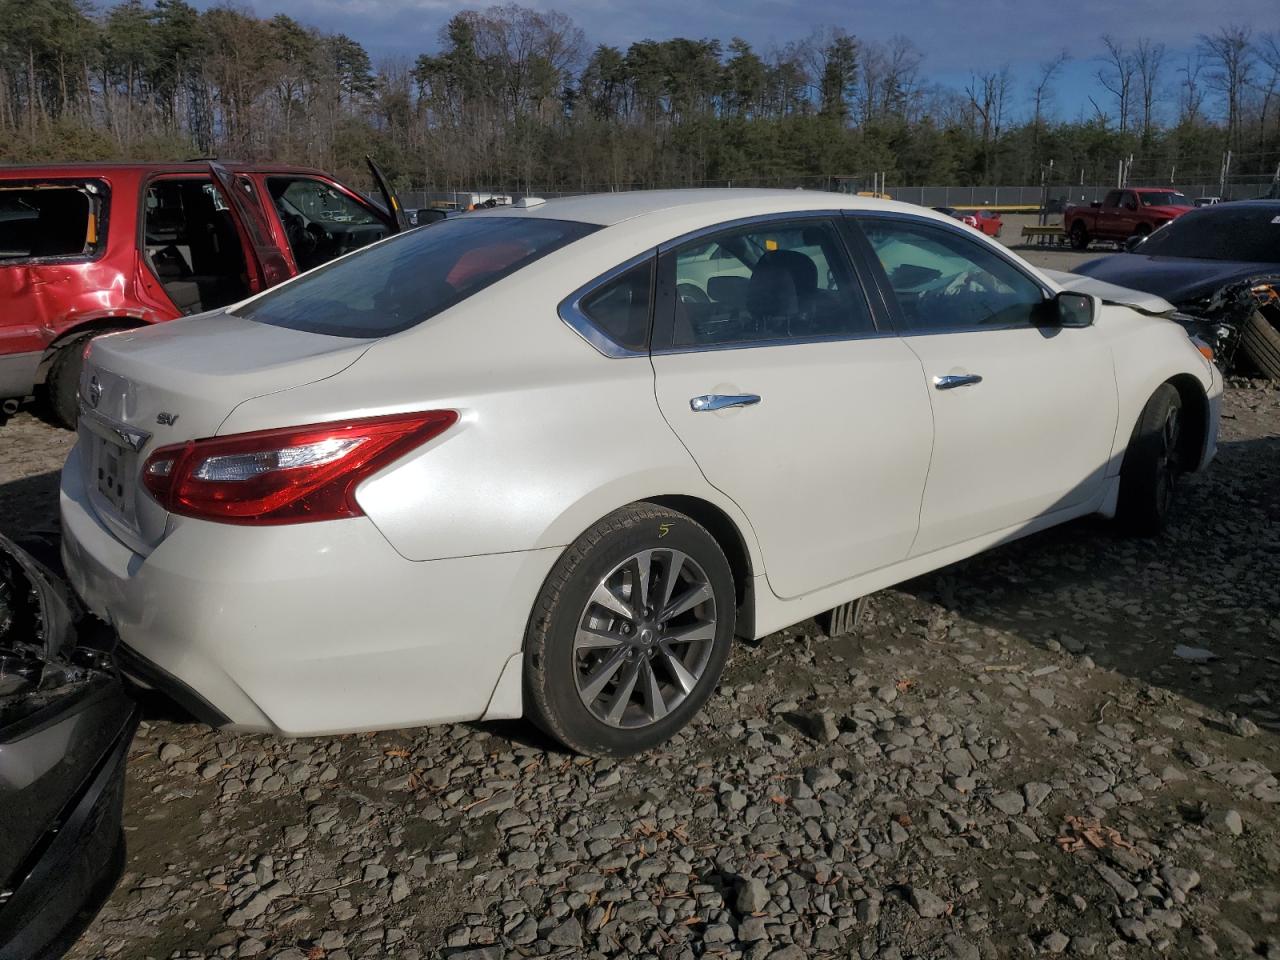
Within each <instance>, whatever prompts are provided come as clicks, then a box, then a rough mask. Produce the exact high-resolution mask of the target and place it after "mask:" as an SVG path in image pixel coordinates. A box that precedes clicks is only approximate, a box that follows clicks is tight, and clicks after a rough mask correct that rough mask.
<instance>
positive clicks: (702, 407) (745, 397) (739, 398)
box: [689, 393, 760, 413]
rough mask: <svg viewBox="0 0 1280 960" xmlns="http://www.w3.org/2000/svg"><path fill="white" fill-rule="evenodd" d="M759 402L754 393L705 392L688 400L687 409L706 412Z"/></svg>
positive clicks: (747, 405)
mask: <svg viewBox="0 0 1280 960" xmlns="http://www.w3.org/2000/svg"><path fill="white" fill-rule="evenodd" d="M759 402H760V398H759V397H758V396H757V395H756V394H754V393H707V394H703V395H702V396H701V397H694V398H693V399H692V400H690V401H689V409H690V410H692V411H693V412H694V413H706V412H707V411H710V410H728V409H729V408H730V407H749V406H751V405H752V404H756V403H759Z"/></svg>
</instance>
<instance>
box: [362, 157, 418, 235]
mask: <svg viewBox="0 0 1280 960" xmlns="http://www.w3.org/2000/svg"><path fill="white" fill-rule="evenodd" d="M364 162H365V164H366V165H367V166H368V167H369V173H370V175H371V176H372V177H373V182H374V184H375V185H376V186H377V188H378V193H380V194H382V203H383V205H384V206H385V207H386V208H387V215H388V216H389V217H390V218H391V221H392V222H391V232H392V233H403V232H404V231H405V230H408V229H409V226H410V224H409V216H408V214H406V213H405V211H404V209H403V208H402V207H401V206H400V198H399V197H397V196H396V192H395V191H394V190H392V189H391V183H390V182H389V181H388V180H387V177H386V174H384V173H383V172H382V168H381V167H380V166H378V164H377V161H375V160H374V159H373V156H372V154H365V157H364ZM414 226H416V224H414Z"/></svg>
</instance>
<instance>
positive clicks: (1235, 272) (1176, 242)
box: [1076, 200, 1280, 380]
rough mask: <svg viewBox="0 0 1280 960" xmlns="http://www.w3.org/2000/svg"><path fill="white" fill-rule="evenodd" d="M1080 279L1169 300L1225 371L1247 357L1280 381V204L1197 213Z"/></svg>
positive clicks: (1091, 265)
mask: <svg viewBox="0 0 1280 960" xmlns="http://www.w3.org/2000/svg"><path fill="white" fill-rule="evenodd" d="M1076 272H1077V273H1080V274H1083V275H1085V276H1088V277H1093V278H1094V279H1097V280H1102V281H1105V282H1107V283H1111V284H1115V285H1116V286H1120V287H1128V288H1130V289H1133V290H1141V291H1144V292H1146V293H1151V294H1155V295H1156V296H1158V297H1162V298H1163V299H1165V300H1167V301H1169V302H1170V303H1171V304H1173V305H1174V306H1175V307H1176V308H1177V311H1178V319H1180V320H1181V321H1182V323H1183V325H1184V326H1186V327H1187V328H1188V329H1189V330H1190V331H1191V332H1192V333H1194V334H1196V335H1198V336H1199V337H1201V338H1202V339H1204V340H1206V341H1207V342H1209V343H1211V344H1212V345H1213V346H1214V348H1215V350H1216V352H1217V353H1218V354H1219V355H1220V358H1221V360H1222V361H1223V363H1224V364H1231V363H1232V362H1233V361H1235V360H1236V359H1238V358H1243V360H1244V361H1245V362H1246V365H1247V366H1248V367H1250V368H1252V369H1255V370H1257V371H1258V372H1261V373H1263V374H1265V375H1266V376H1268V377H1271V378H1272V379H1277V380H1280V200H1245V201H1241V202H1237V203H1221V204H1215V205H1213V206H1210V207H1201V208H1199V209H1196V210H1192V211H1190V212H1188V213H1187V214H1185V215H1184V216H1181V217H1179V218H1178V219H1177V220H1174V221H1172V222H1171V223H1169V224H1167V225H1166V226H1164V227H1162V228H1161V229H1159V230H1157V231H1156V232H1155V233H1153V234H1151V236H1149V237H1147V238H1146V239H1145V240H1143V241H1142V242H1141V243H1138V244H1136V245H1135V246H1133V247H1132V248H1131V250H1130V253H1129V254H1127V255H1122V256H1109V257H1102V258H1100V259H1097V260H1090V261H1089V262H1088V263H1084V264H1081V265H1080V266H1079V267H1077V268H1076Z"/></svg>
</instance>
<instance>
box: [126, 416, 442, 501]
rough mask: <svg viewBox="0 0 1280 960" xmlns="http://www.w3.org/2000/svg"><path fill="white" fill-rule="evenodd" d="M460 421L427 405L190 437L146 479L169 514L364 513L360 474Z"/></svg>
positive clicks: (150, 461) (147, 467) (155, 458)
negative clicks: (423, 409)
mask: <svg viewBox="0 0 1280 960" xmlns="http://www.w3.org/2000/svg"><path fill="white" fill-rule="evenodd" d="M457 420H458V414H457V412H456V411H453V410H430V411H427V412H425V413H407V414H393V415H391V416H386V417H366V418H363V419H359V420H342V421H337V422H334V423H316V424H310V425H308V426H302V427H285V428H283V429H280V430H261V431H256V432H254V433H239V434H234V435H232V436H228V437H211V438H209V439H207V440H192V441H189V442H187V443H181V444H174V445H172V446H168V447H161V448H159V449H158V450H156V451H155V452H154V453H152V454H151V456H149V457H148V458H147V461H146V463H145V464H143V467H142V483H143V486H145V487H146V488H147V490H148V491H149V492H150V493H151V495H152V496H153V497H155V499H156V500H157V501H158V502H159V503H160V505H161V506H163V507H164V508H165V509H166V510H168V511H169V512H170V513H176V514H180V515H182V516H186V517H198V518H200V519H202V520H212V521H215V522H217V523H238V524H250V525H264V524H282V523H309V522H311V521H314V520H338V519H341V518H343V517H359V516H363V514H364V511H362V510H361V509H360V505H359V504H358V503H356V498H355V491H356V487H357V486H358V485H359V484H360V483H361V481H363V480H365V479H366V478H368V477H369V476H371V475H373V474H374V473H376V472H377V471H379V470H381V469H382V468H383V467H384V466H386V465H387V464H389V463H391V462H392V461H394V460H398V459H399V458H400V457H402V456H404V455H405V454H406V453H408V452H409V451H410V450H412V449H414V448H415V447H418V446H421V445H422V444H424V443H426V442H427V441H428V440H431V439H432V438H434V437H438V436H439V435H440V434H442V433H444V432H445V431H446V430H448V429H449V428H450V427H451V426H453V424H455V423H456V422H457Z"/></svg>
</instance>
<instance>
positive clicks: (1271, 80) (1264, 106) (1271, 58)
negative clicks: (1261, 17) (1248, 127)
mask: <svg viewBox="0 0 1280 960" xmlns="http://www.w3.org/2000/svg"><path fill="white" fill-rule="evenodd" d="M1258 60H1259V62H1260V63H1261V65H1262V66H1263V67H1264V68H1265V69H1266V74H1265V79H1263V80H1259V81H1258V83H1257V84H1256V87H1257V89H1258V95H1259V103H1258V150H1259V152H1262V151H1265V150H1266V145H1267V117H1268V115H1269V114H1270V112H1271V105H1272V103H1274V102H1275V100H1276V98H1277V96H1280V33H1268V34H1264V35H1263V36H1262V37H1260V38H1259V39H1258Z"/></svg>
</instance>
